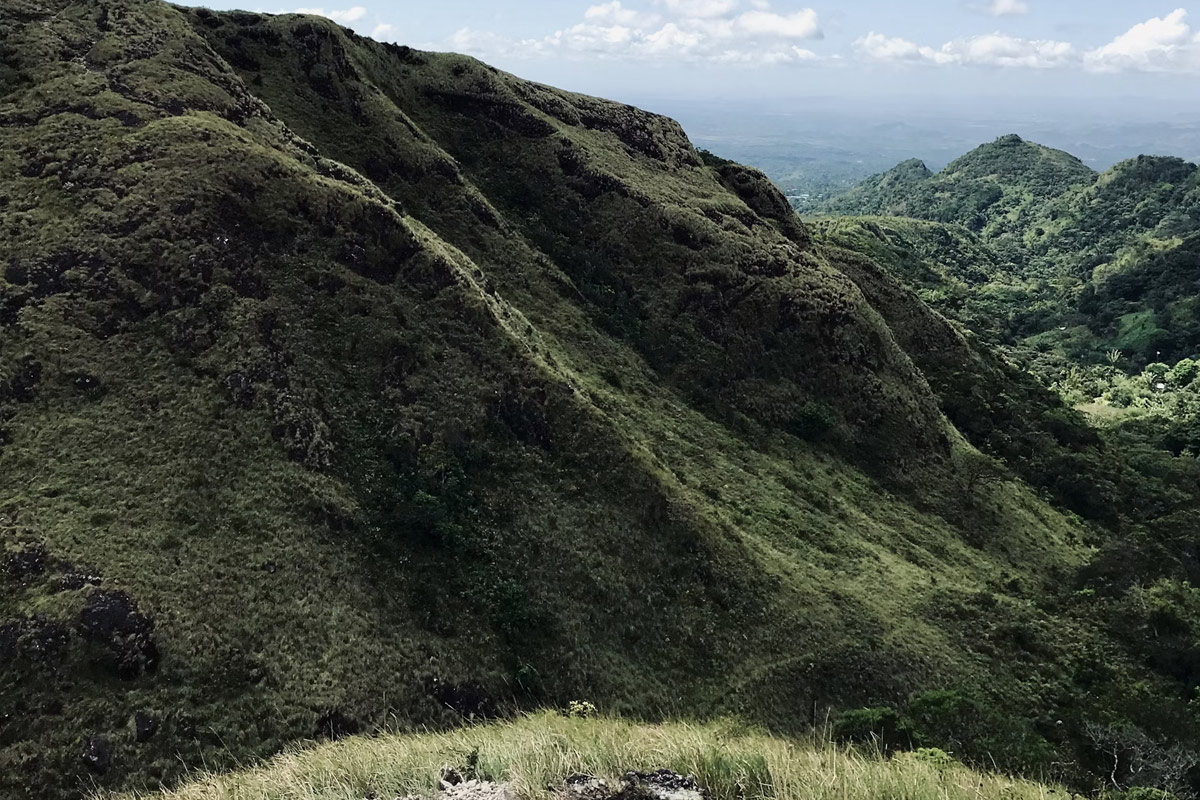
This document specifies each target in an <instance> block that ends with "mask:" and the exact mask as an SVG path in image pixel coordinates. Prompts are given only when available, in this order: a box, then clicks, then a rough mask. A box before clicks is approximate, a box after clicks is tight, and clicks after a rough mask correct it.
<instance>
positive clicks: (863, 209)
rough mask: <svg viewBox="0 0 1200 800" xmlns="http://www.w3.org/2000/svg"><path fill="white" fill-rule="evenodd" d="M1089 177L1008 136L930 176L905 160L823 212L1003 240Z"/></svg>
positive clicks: (1059, 157) (1067, 160) (1079, 167)
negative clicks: (884, 217)
mask: <svg viewBox="0 0 1200 800" xmlns="http://www.w3.org/2000/svg"><path fill="white" fill-rule="evenodd" d="M1095 179H1096V173H1095V172H1093V171H1092V170H1091V169H1089V168H1088V167H1087V166H1086V165H1085V164H1084V163H1083V162H1082V161H1080V160H1079V159H1077V158H1075V157H1074V156H1072V155H1070V154H1068V153H1064V152H1063V151H1061V150H1053V149H1051V148H1049V147H1043V146H1042V145H1039V144H1034V143H1033V142H1027V141H1025V140H1024V139H1022V138H1021V137H1019V136H1016V135H1015V134H1010V135H1008V136H1001V137H1000V138H999V139H997V140H996V141H994V142H991V143H990V144H985V145H981V146H979V147H977V148H975V149H974V150H972V151H971V152H970V153H967V154H966V155H965V156H963V157H962V158H959V159H957V160H955V161H953V162H951V163H950V164H949V165H947V166H946V168H945V169H943V170H942V171H941V172H938V173H936V174H935V173H931V172H929V170H928V169H926V168H925V165H924V164H923V163H921V162H920V161H905V162H904V163H902V164H900V165H899V166H897V167H894V168H893V169H891V170H889V171H888V172H885V173H884V174H882V175H879V176H876V177H873V178H868V179H867V180H865V181H863V182H862V183H861V184H860V185H859V186H857V187H855V188H854V189H851V190H850V191H849V192H847V193H846V194H844V195H841V196H839V197H835V198H833V199H831V200H830V201H829V202H828V203H826V205H825V207H824V210H825V211H826V212H828V213H831V214H852V215H871V214H891V215H896V216H907V217H916V218H918V219H927V220H932V221H934V222H945V223H952V224H955V225H961V226H963V227H965V228H967V229H968V230H971V231H974V232H976V233H979V234H981V235H983V236H984V237H985V238H987V239H989V240H992V241H997V240H1000V241H1003V240H1005V238H1006V236H1012V235H1014V234H1016V233H1017V232H1019V231H1023V230H1024V229H1025V228H1026V227H1028V222H1029V220H1030V219H1032V218H1034V217H1036V216H1037V215H1038V214H1039V213H1040V211H1041V209H1042V207H1043V206H1044V205H1045V204H1046V203H1047V201H1049V200H1052V199H1054V198H1057V197H1059V196H1061V195H1063V194H1065V193H1067V192H1068V191H1070V190H1072V189H1074V188H1076V187H1079V186H1086V185H1089V184H1091V183H1093V182H1094V181H1095Z"/></svg>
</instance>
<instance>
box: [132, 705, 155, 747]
mask: <svg viewBox="0 0 1200 800" xmlns="http://www.w3.org/2000/svg"><path fill="white" fill-rule="evenodd" d="M158 725H159V723H158V718H157V717H155V716H153V715H152V714H150V713H149V712H147V711H139V712H137V713H136V714H134V715H133V732H134V738H135V739H137V741H138V742H148V741H150V740H151V739H152V738H154V734H156V733H158Z"/></svg>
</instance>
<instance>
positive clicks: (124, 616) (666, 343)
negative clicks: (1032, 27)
mask: <svg viewBox="0 0 1200 800" xmlns="http://www.w3.org/2000/svg"><path fill="white" fill-rule="evenodd" d="M9 5H10V6H12V8H11V9H9V8H8V7H6V10H5V14H4V15H3V16H2V17H0V34H2V37H3V41H4V43H5V46H4V49H3V53H2V55H0V57H2V70H0V119H2V120H3V122H4V124H3V125H2V126H0V239H2V240H3V241H4V242H5V251H4V254H3V256H2V258H3V261H2V262H0V269H2V272H0V475H3V476H4V478H5V480H4V482H3V483H0V551H2V552H0V566H2V571H0V588H2V590H3V591H0V670H2V671H3V678H4V680H3V683H2V684H0V794H3V795H4V796H6V797H16V798H21V797H24V798H55V799H57V798H66V797H72V796H77V795H78V794H79V793H80V791H81V790H82V789H83V788H87V787H92V786H96V787H99V788H102V789H104V790H113V791H116V790H154V789H156V788H157V787H159V786H160V785H163V784H165V785H168V786H169V785H173V784H175V783H177V782H178V781H179V780H180V779H181V778H183V777H184V776H185V775H187V774H188V773H189V772H190V771H193V770H196V769H199V768H202V767H203V768H208V769H214V770H220V769H225V768H229V767H232V766H235V765H239V764H244V763H246V762H249V761H253V760H255V759H259V758H263V757H267V756H270V755H273V754H275V753H278V752H279V751H280V750H282V749H283V748H285V747H286V746H288V745H289V743H292V742H295V741H297V740H302V739H306V738H312V737H337V736H342V735H344V734H350V733H355V732H363V733H367V732H374V731H379V730H389V729H402V730H403V729H413V728H417V727H423V728H429V729H433V730H443V729H446V728H448V727H450V726H453V725H456V724H460V723H461V722H462V721H464V720H470V719H478V718H481V717H483V718H493V717H497V716H505V715H511V714H513V713H515V712H518V711H520V710H523V709H531V708H539V707H546V706H550V707H564V706H566V704H567V703H569V702H570V701H571V700H574V699H578V698H581V697H586V698H588V699H589V700H590V701H591V702H593V703H594V704H595V706H596V708H597V709H598V710H599V711H600V712H602V713H605V714H629V715H636V716H638V717H641V718H646V719H661V718H667V717H683V716H688V717H711V716H717V715H725V714H731V715H737V716H738V717H741V718H744V719H746V720H748V721H750V722H752V723H754V724H760V725H763V726H766V727H769V728H770V729H771V730H774V731H778V732H780V733H789V732H790V733H797V732H803V731H807V730H809V729H811V728H812V727H813V726H814V725H819V724H820V723H821V722H822V721H823V720H825V719H826V718H828V717H829V716H831V715H836V714H839V713H841V712H843V711H846V710H852V709H856V708H869V709H881V708H887V709H891V711H892V712H894V713H895V714H896V715H897V719H901V720H903V721H904V723H905V730H907V731H910V732H911V736H912V737H913V744H914V745H917V746H921V747H936V748H941V749H943V750H946V751H948V752H951V753H952V754H954V755H955V756H956V757H961V758H963V759H966V760H969V761H973V762H975V763H976V764H977V765H979V766H984V767H994V766H999V767H1000V768H1003V769H1011V770H1028V771H1031V772H1036V771H1040V770H1047V771H1049V774H1051V775H1053V776H1054V777H1055V778H1057V779H1062V780H1064V781H1070V782H1071V784H1072V785H1073V786H1075V787H1077V788H1082V789H1089V790H1090V789H1096V788H1098V787H1099V786H1101V785H1104V784H1105V783H1108V784H1112V783H1114V782H1115V783H1116V785H1117V786H1119V787H1121V788H1128V787H1133V786H1139V785H1145V786H1158V787H1167V788H1172V789H1179V787H1180V786H1184V784H1185V783H1186V781H1183V780H1182V779H1181V778H1180V777H1179V775H1178V774H1176V772H1169V771H1167V770H1165V769H1158V770H1155V769H1149V768H1145V767H1144V765H1143V764H1142V762H1141V761H1136V762H1131V761H1130V760H1129V759H1124V758H1123V757H1122V756H1121V754H1122V753H1125V752H1127V751H1130V748H1134V749H1136V751H1137V752H1138V753H1151V754H1155V753H1159V750H1162V748H1163V747H1164V745H1163V744H1162V743H1163V742H1164V741H1166V740H1168V739H1169V740H1170V741H1171V742H1173V744H1172V747H1173V748H1175V749H1173V750H1170V753H1172V754H1175V755H1177V756H1178V758H1176V761H1179V760H1180V759H1183V760H1186V759H1187V758H1191V757H1192V756H1191V754H1192V753H1194V751H1195V749H1196V748H1197V743H1198V742H1200V731H1198V720H1197V719H1196V717H1195V714H1194V713H1193V710H1192V709H1191V706H1189V705H1187V704H1186V701H1190V700H1191V699H1193V698H1194V694H1195V689H1196V687H1197V685H1198V681H1197V675H1198V674H1200V671H1198V670H1196V669H1194V663H1195V662H1194V655H1193V653H1194V650H1193V649H1191V648H1192V643H1193V642H1194V641H1195V638H1194V637H1193V634H1192V630H1191V628H1190V627H1189V624H1188V623H1187V619H1188V617H1187V610H1188V609H1190V608H1191V605H1190V604H1191V603H1192V601H1193V597H1192V593H1191V592H1190V589H1189V587H1190V586H1191V585H1195V584H1196V582H1195V579H1194V578H1192V577H1189V575H1190V572H1189V570H1191V569H1192V561H1193V559H1192V557H1191V556H1190V555H1189V554H1188V551H1186V550H1185V549H1183V547H1182V544H1181V542H1182V541H1183V540H1184V538H1185V537H1184V536H1183V535H1182V534H1181V533H1180V531H1182V530H1187V525H1188V521H1189V520H1190V518H1191V517H1190V514H1192V513H1193V509H1194V506H1195V502H1194V501H1195V487H1196V471H1195V470H1196V462H1195V459H1187V458H1183V457H1178V456H1174V455H1172V454H1170V453H1168V452H1166V451H1162V450H1158V449H1153V448H1150V449H1148V450H1147V451H1146V452H1145V453H1141V452H1139V454H1138V455H1137V458H1133V459H1131V458H1130V454H1129V450H1128V449H1127V448H1124V447H1123V446H1121V445H1120V443H1118V444H1117V445H1114V444H1113V442H1112V441H1110V440H1109V439H1108V438H1106V437H1105V436H1103V435H1101V432H1098V431H1096V430H1095V429H1094V428H1093V427H1091V426H1089V425H1088V424H1087V422H1086V419H1085V418H1084V417H1083V416H1082V415H1081V414H1080V413H1078V412H1077V411H1075V410H1074V409H1072V408H1071V407H1070V406H1069V405H1067V404H1065V403H1064V401H1063V400H1062V398H1061V397H1060V396H1059V395H1058V394H1056V393H1054V392H1052V391H1050V390H1049V389H1047V388H1045V387H1043V386H1041V385H1039V383H1038V382H1037V381H1036V380H1035V379H1034V378H1033V377H1031V376H1030V375H1029V374H1028V373H1027V372H1023V371H1022V370H1020V369H1018V368H1017V367H1016V366H1014V365H1013V364H1012V363H1010V362H1008V361H1006V360H1004V359H1003V358H1001V357H1000V356H998V355H997V354H996V352H994V351H993V350H992V349H991V348H990V347H989V344H988V341H987V340H985V339H984V338H983V337H979V338H976V337H972V336H970V335H968V334H966V333H964V332H963V331H962V330H961V329H960V328H958V327H956V325H955V324H953V323H951V322H949V321H947V318H946V316H943V314H941V313H938V311H937V310H935V309H934V308H931V306H930V304H934V305H935V306H936V307H938V308H942V306H940V305H938V304H939V303H940V302H941V300H939V295H938V294H937V291H938V289H939V285H940V283H941V282H946V283H948V284H953V283H954V282H955V281H958V282H960V283H961V284H962V285H964V286H971V285H975V284H976V283H978V282H980V281H984V282H986V281H988V280H991V277H990V276H991V274H992V273H990V272H988V271H987V270H983V271H982V272H981V273H980V274H978V275H977V274H975V273H973V272H971V271H969V270H965V271H964V270H962V269H961V268H960V267H959V266H957V265H956V262H957V260H958V259H957V257H950V256H947V257H939V255H938V254H939V253H941V252H942V251H941V249H940V246H932V245H928V243H927V240H926V236H927V235H933V233H935V232H936V229H935V228H933V227H928V228H925V229H922V230H923V232H922V231H918V229H917V228H911V229H909V230H908V231H906V232H902V233H903V236H904V237H907V239H908V240H910V241H911V242H912V244H909V245H904V244H900V243H898V242H895V241H892V242H883V240H879V241H881V242H883V243H882V244H875V243H874V242H872V241H868V240H866V239H862V240H861V241H855V240H853V239H858V238H860V237H859V235H858V233H857V232H854V231H852V230H850V231H848V232H847V236H850V237H851V238H847V239H841V238H839V237H841V236H842V234H841V233H839V232H838V231H824V230H817V231H814V230H813V229H812V228H810V227H809V226H806V225H805V224H803V223H802V222H801V221H800V220H799V219H798V218H797V217H796V215H795V214H794V213H793V212H792V210H791V208H790V207H789V205H788V203H787V201H786V199H785V198H784V197H783V196H782V195H781V194H780V193H779V191H778V190H777V189H776V188H775V187H774V186H773V185H772V184H771V183H770V182H769V181H768V180H767V179H766V178H765V177H764V176H763V175H762V174H761V173H760V172H758V171H756V170H753V169H750V168H747V167H743V166H740V165H738V164H734V163H732V162H728V161H726V160H724V159H721V158H719V157H715V156H712V155H711V154H709V155H705V154H701V153H698V152H697V151H696V150H695V149H694V148H693V147H692V146H691V144H690V143H689V142H688V140H687V138H686V136H685V135H684V133H683V132H682V130H680V129H679V126H678V125H677V124H675V123H674V122H672V121H671V120H668V119H665V118H662V117H658V116H655V115H652V114H648V113H645V112H642V111H639V110H637V109H634V108H631V107H628V106H622V105H620V104H616V103H611V102H607V101H603V100H598V99H595V98H590V97H584V96H580V95H574V94H570V93H566V92H560V91H557V90H554V89H551V88H549V87H545V86H541V85H537V84H531V83H527V82H524V81H521V80H519V79H517V78H515V77H514V76H511V75H507V74H505V73H502V72H499V71H497V70H495V69H492V68H490V67H488V66H486V65H483V64H480V63H479V62H477V61H474V60H473V59H470V58H467V57H464V56H457V55H444V54H430V53H421V52H417V51H414V50H411V49H409V48H405V47H399V46H394V45H385V44H380V43H376V42H372V41H369V40H366V39H363V38H361V37H358V36H355V35H354V34H352V33H351V32H349V31H346V30H344V29H342V28H340V27H338V26H337V25H335V24H333V23H332V22H329V21H328V20H323V19H317V18H312V17H305V16H298V15H282V16H264V15H258V14H247V13H239V12H232V13H222V14H218V13H214V12H210V11H207V10H204V9H181V8H176V7H173V6H170V5H167V4H164V3H160V2H157V1H156V0H113V1H112V2H108V3H105V4H103V5H97V4H95V3H88V2H70V1H69V0H56V1H55V2H51V3H45V2H34V1H33V0H15V2H14V3H10V4H9ZM1010 149H1012V148H1010ZM1016 150H1017V151H1018V152H1024V150H1023V149H1022V148H1020V147H1018V148H1016ZM1039 159H1042V160H1045V161H1047V162H1050V163H1051V164H1052V166H1053V165H1054V164H1058V161H1057V160H1056V159H1055V158H1052V157H1050V156H1044V158H1043V156H1040V155H1039ZM1039 163H1040V162H1039ZM1067 166H1069V164H1068V165H1066V166H1063V165H1061V164H1059V166H1058V167H1055V168H1059V167H1061V169H1063V170H1066V169H1067ZM1068 171H1069V170H1068ZM985 227H986V226H985ZM918 233H920V235H917V234H918ZM851 234H852V235H851ZM872 235H874V234H872ZM939 235H940V234H939ZM890 236H891V234H886V235H885V237H884V238H885V239H886V238H888V237H890ZM875 238H876V239H878V238H879V237H875ZM946 242H947V245H946V246H948V247H951V248H953V249H954V252H961V253H964V254H967V253H975V254H979V253H984V252H986V251H985V250H984V248H983V246H982V245H980V244H979V242H978V240H977V239H975V238H973V237H972V236H970V235H969V234H965V233H960V232H958V231H955V232H953V233H951V234H948V238H947V240H946ZM913 248H916V250H915V253H916V254H915V256H914V255H910V250H913ZM921 248H923V249H921ZM898 261H899V262H902V264H903V269H896V268H895V265H896V263H898ZM996 263H998V264H999V263H1005V264H1006V263H1008V262H1007V261H1005V260H1004V258H1001V257H1000V256H997V257H996ZM1014 274H1017V273H1014ZM914 276H916V277H917V279H916V280H914ZM910 280H911V281H913V283H914V285H915V286H916V287H917V291H914V290H913V289H911V288H909V287H908V286H906V285H905V282H906V281H910ZM918 291H919V292H920V293H921V294H918V293H917V292H918ZM931 292H932V294H931ZM922 295H924V296H925V297H926V300H927V301H928V302H923V301H922ZM949 297H950V295H949V294H946V298H949ZM1173 302H1174V301H1173ZM1180 302H1182V301H1180ZM1172 308H1173V309H1174V311H1173V312H1172V313H1178V314H1182V313H1184V311H1183V310H1181V309H1182V308H1184V306H1181V305H1179V304H1178V303H1177V304H1176V305H1174V306H1172ZM1125 313H1137V312H1136V311H1132V310H1128V311H1126V312H1125ZM980 319H982V316H980ZM1143 327H1144V326H1140V327H1139V326H1138V325H1132V326H1130V330H1131V331H1133V330H1142V328H1143ZM1131 335H1132V334H1131ZM1035 352H1036V351H1035ZM1121 547H1124V548H1126V551H1128V552H1136V553H1137V554H1138V558H1137V559H1134V560H1133V561H1131V562H1129V563H1130V565H1132V564H1134V563H1136V564H1138V565H1140V566H1138V569H1143V570H1144V571H1143V572H1140V573H1136V577H1133V578H1132V579H1130V578H1131V576H1134V575H1135V573H1133V572H1132V571H1131V570H1132V569H1133V566H1129V567H1128V569H1126V570H1123V569H1122V567H1123V564H1122V562H1120V561H1119V560H1115V557H1114V555H1113V554H1114V553H1115V552H1117V550H1116V549H1115V548H1121ZM1131 548H1135V549H1131ZM1164 553H1167V554H1170V558H1165V557H1162V556H1163V554H1164ZM1097 559H1099V560H1097ZM1189 581H1190V582H1191V583H1188V582H1189ZM1185 583H1186V585H1185ZM1157 586H1161V587H1162V588H1161V589H1156V590H1155V594H1154V595H1153V603H1149V602H1148V601H1147V602H1142V601H1143V600H1144V599H1145V597H1146V595H1145V593H1146V592H1147V591H1150V590H1149V589H1148V588H1147V587H1157ZM1089 592H1090V594H1089ZM1114 609H1117V610H1118V611H1119V612H1120V613H1115V614H1114ZM1147 609H1150V610H1151V611H1149V612H1148V611H1147ZM1172 614H1174V617H1171V615H1172ZM1160 617H1161V618H1162V619H1168V618H1171V619H1175V620H1176V621H1175V622H1172V623H1171V624H1172V625H1174V626H1175V627H1173V628H1170V630H1171V631H1173V633H1172V637H1173V638H1170V639H1169V641H1168V639H1167V638H1165V637H1159V638H1155V637H1154V636H1152V635H1151V632H1153V631H1158V630H1168V629H1167V628H1164V627H1162V624H1161V622H1160ZM1098 663H1099V664H1100V666H1097V664H1098ZM589 713H590V712H589ZM964 715H967V718H970V719H972V720H975V722H974V723H973V724H974V725H975V728H973V729H972V730H973V732H972V734H971V738H970V742H971V744H970V745H969V746H968V744H967V743H966V742H967V740H966V739H965V738H964V735H965V734H964V733H963V730H962V728H961V724H960V723H961V719H962V718H963V716H964ZM573 724H578V725H581V726H582V725H584V723H573ZM596 724H600V723H596ZM579 730H584V731H587V730H589V729H588V728H586V726H585V727H581V728H579ZM448 735H451V736H469V735H473V734H470V733H460V734H448ZM431 741H432V740H431ZM1114 742H1115V743H1116V744H1114ZM365 746H367V747H370V745H369V744H368V745H365ZM1135 746H1136V747H1135ZM1114 747H1115V748H1116V750H1117V752H1118V757H1117V760H1118V763H1117V764H1116V765H1115V766H1114V764H1112V763H1110V761H1111V759H1109V756H1108V754H1109V753H1110V752H1111V751H1112V749H1113V748H1114ZM1155 747H1158V748H1159V750H1155V749H1154V748H1155ZM318 752H321V751H318ZM1164 752H1165V751H1164ZM1179 754H1182V755H1179ZM1155 757H1156V758H1157V756H1155ZM1106 759H1108V760H1106ZM1195 760H1197V759H1195V758H1193V759H1192V761H1193V762H1194V761H1195ZM1158 761H1159V762H1161V761H1163V759H1162V758H1159V759H1158ZM1156 763H1158V762H1156ZM1164 763H1165V762H1164ZM1172 763H1175V762H1172ZM1189 763H1190V762H1189ZM871 769H882V767H879V768H875V767H872V768H871ZM427 779H428V778H427V777H426V778H423V779H422V780H427ZM879 780H889V779H887V778H886V777H880V778H879ZM885 785H886V784H885ZM1184 788H1187V787H1186V786H1184ZM905 791H907V790H905ZM913 791H914V792H915V791H917V790H916V789H913ZM939 791H941V790H939ZM914 796H915V795H914Z"/></svg>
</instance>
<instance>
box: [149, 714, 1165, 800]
mask: <svg viewBox="0 0 1200 800" xmlns="http://www.w3.org/2000/svg"><path fill="white" fill-rule="evenodd" d="M446 766H450V767H453V768H455V769H457V770H458V771H459V772H460V773H462V774H463V776H464V777H468V776H470V777H473V778H477V779H480V780H490V781H504V782H506V783H509V784H511V786H512V789H513V791H514V793H515V795H516V797H517V798H520V800H533V798H549V797H554V796H556V794H555V793H554V792H553V791H552V787H562V786H563V783H564V781H565V780H566V779H567V778H568V777H571V776H573V775H579V774H586V775H592V776H595V777H598V778H602V779H605V780H607V781H609V782H610V783H611V784H612V785H616V784H617V780H618V779H619V778H620V777H621V776H622V775H623V774H624V773H626V772H627V771H630V770H639V771H649V770H654V769H670V770H673V771H675V772H677V773H679V774H681V775H691V776H694V777H695V778H696V779H697V780H698V781H699V783H700V785H702V786H704V787H705V788H707V789H708V790H709V792H710V796H711V797H713V798H714V799H715V800H731V799H732V798H737V797H745V798H751V799H752V800H759V799H760V798H762V799H765V798H775V800H837V799H840V798H870V797H892V798H898V800H933V798H949V800H968V798H984V800H1001V798H1003V800H1041V798H1044V797H1045V796H1046V795H1056V794H1060V793H1061V794H1064V795H1065V794H1066V792H1065V791H1064V790H1063V789H1061V788H1059V787H1051V786H1040V785H1037V784H1034V783H1028V782H1025V781H1019V780H1012V779H1009V778H1004V777H1001V776H998V775H995V774H990V773H976V772H972V771H970V770H967V769H965V768H964V767H963V766H962V765H960V764H958V763H956V762H955V761H954V760H953V759H952V758H950V757H949V756H947V755H946V754H945V753H939V752H937V751H932V750H921V751H917V752H913V753H905V754H903V755H902V756H900V757H896V758H892V759H891V760H884V759H882V758H879V757H873V756H870V755H863V754H860V753H858V752H855V751H853V750H847V749H844V748H840V747H837V746H835V745H832V744H829V743H827V742H820V741H817V740H815V739H811V738H809V739H805V740H802V741H790V740H786V739H780V738H775V737H772V736H769V735H766V734H764V733H762V732H759V731H756V730H753V729H747V728H745V727H742V726H738V725H734V724H731V723H715V724H706V725H689V724H682V723H670V724H663V725H656V726H650V725H639V724H635V723H631V722H623V721H618V720H614V719H595V720H580V719H566V718H564V717H561V716H556V715H553V714H537V715H534V716H532V717H520V718H518V719H516V720H514V721H513V722H510V723H505V724H491V725H485V726H474V727H467V728H460V729H458V730H454V731H450V732H447V733H441V734H418V735H401V736H381V737H378V738H371V739H368V738H364V737H357V738H354V739H350V740H347V741H344V742H338V743H334V744H327V745H322V746H320V747H317V748H314V749H311V750H301V751H297V752H294V753H289V754H287V755H285V756H281V757H279V758H276V759H274V760H272V761H271V762H270V763H268V764H267V765H265V766H263V767H261V768H258V769H253V770H248V771H245V772H237V773H233V774H230V775H214V776H211V777H207V778H203V777H202V778H196V779H194V780H193V781H191V782H189V783H188V784H186V785H185V786H183V787H182V788H180V789H179V790H177V791H175V792H171V793H169V794H167V795H166V797H169V798H173V799H174V800H191V799H192V798H196V799H197V800H199V798H204V800H227V799H228V800H232V799H233V798H237V800H274V798H279V797H288V798H294V800H335V799H336V800H343V798H361V797H366V796H369V793H371V792H374V793H375V795H376V796H378V797H389V798H390V797H392V796H393V794H394V795H396V796H401V797H403V796H406V795H409V794H417V795H421V796H429V795H432V794H433V793H434V792H435V790H436V786H437V781H438V777H439V775H440V774H441V770H442V769H443V767H446ZM1143 800H1149V798H1143Z"/></svg>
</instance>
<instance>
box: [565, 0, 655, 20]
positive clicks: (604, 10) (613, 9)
mask: <svg viewBox="0 0 1200 800" xmlns="http://www.w3.org/2000/svg"><path fill="white" fill-rule="evenodd" d="M583 18H584V20H585V21H586V22H589V23H593V24H596V25H653V24H655V23H656V22H658V21H659V17H658V15H657V14H644V13H642V12H640V11H637V10H635V9H632V8H626V7H625V6H623V5H622V4H621V0H612V1H611V2H608V3H601V4H600V5H596V6H592V7H591V8H589V9H588V10H587V11H584V12H583Z"/></svg>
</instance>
